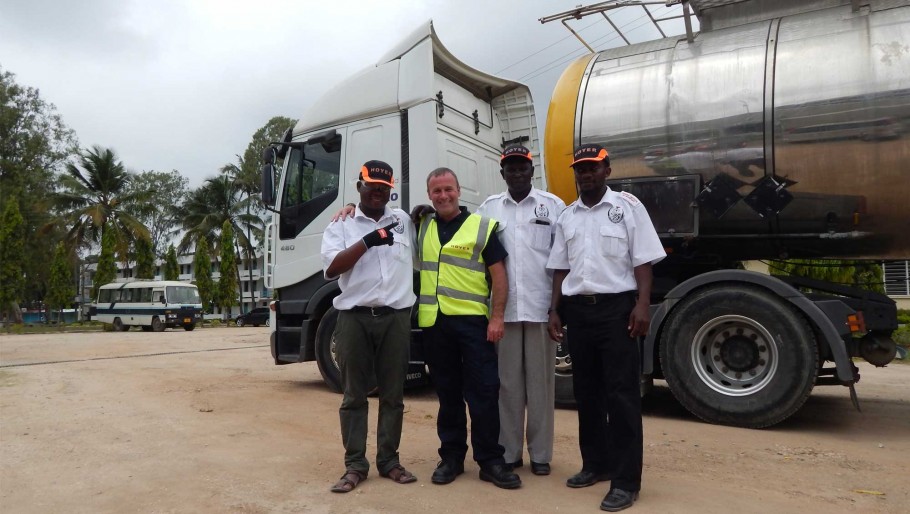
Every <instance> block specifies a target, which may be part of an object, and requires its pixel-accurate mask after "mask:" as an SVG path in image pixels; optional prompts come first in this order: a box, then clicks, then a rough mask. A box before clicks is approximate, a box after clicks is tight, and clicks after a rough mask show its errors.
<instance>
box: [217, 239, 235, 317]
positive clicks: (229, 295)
mask: <svg viewBox="0 0 910 514" xmlns="http://www.w3.org/2000/svg"><path fill="white" fill-rule="evenodd" d="M220 261H221V262H220V264H219V266H218V270H219V271H220V272H221V277H220V278H219V279H218V287H217V288H216V292H215V303H217V304H218V305H219V306H220V307H221V312H223V313H224V319H225V320H227V319H228V318H230V316H229V314H228V312H229V311H230V308H231V307H232V306H233V305H234V304H235V303H236V302H237V285H238V283H239V282H238V281H237V280H236V273H237V260H236V258H235V256H234V231H233V230H232V228H231V223H230V221H225V222H224V224H223V225H222V227H221V258H220Z"/></svg>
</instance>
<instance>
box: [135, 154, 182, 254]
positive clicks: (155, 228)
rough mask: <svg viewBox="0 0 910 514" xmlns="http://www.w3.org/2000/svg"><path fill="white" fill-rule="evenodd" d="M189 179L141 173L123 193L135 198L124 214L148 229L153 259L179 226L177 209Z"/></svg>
mask: <svg viewBox="0 0 910 514" xmlns="http://www.w3.org/2000/svg"><path fill="white" fill-rule="evenodd" d="M188 186H189V179H188V178H186V177H184V176H183V175H181V174H180V173H179V172H178V171H177V170H172V171H168V172H164V171H143V172H141V173H137V174H135V175H133V177H132V180H130V183H129V185H128V186H127V191H128V192H129V193H130V194H131V195H133V196H135V197H137V198H139V200H138V201H137V202H136V203H133V204H131V205H129V206H128V207H127V208H126V210H127V212H128V213H129V214H131V215H132V216H133V217H135V218H136V219H138V220H139V221H140V222H142V224H143V225H145V226H146V228H148V231H149V236H150V237H151V242H152V251H153V252H154V254H155V255H163V254H164V253H165V252H166V251H167V245H168V244H169V243H170V240H171V238H172V237H173V236H174V235H175V234H176V232H177V229H178V228H179V225H180V219H179V217H178V213H177V209H175V206H178V205H180V204H182V203H183V201H184V200H185V199H186V195H187V194H188V192H189V187H188Z"/></svg>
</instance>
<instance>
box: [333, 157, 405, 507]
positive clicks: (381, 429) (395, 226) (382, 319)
mask: <svg viewBox="0 0 910 514" xmlns="http://www.w3.org/2000/svg"><path fill="white" fill-rule="evenodd" d="M393 186H394V180H393V177H392V167H391V166H389V165H388V164H386V163H385V162H382V161H375V160H374V161H368V162H367V163H366V164H364V165H363V167H362V168H361V170H360V175H359V181H358V182H357V191H358V192H359V193H360V204H359V205H358V206H357V208H356V210H355V213H354V217H353V218H352V219H348V220H343V221H338V222H333V223H330V224H329V226H328V227H327V228H326V230H325V232H324V233H323V237H322V251H321V254H322V263H323V266H324V268H325V278H326V279H334V278H336V277H337V278H338V286H339V287H340V289H341V294H339V295H338V296H336V297H335V299H334V300H333V302H332V304H333V305H334V307H335V308H336V309H338V311H339V312H338V322H337V325H336V326H335V334H334V337H335V342H336V355H337V358H338V367H339V368H340V370H341V382H342V387H343V389H344V399H343V400H342V402H341V408H340V409H339V414H340V418H341V437H342V442H343V444H344V448H345V456H344V464H345V474H344V475H343V476H342V477H341V479H340V480H339V481H338V482H337V483H336V484H335V485H334V486H332V489H331V490H332V491H333V492H338V493H346V492H349V491H351V490H353V489H354V488H355V487H357V485H358V484H359V483H360V482H362V481H363V480H366V477H367V473H368V472H369V469H370V463H369V461H368V460H367V458H366V439H367V421H368V420H367V416H368V408H369V404H368V403H367V392H368V387H369V381H370V380H371V378H372V377H373V376H374V375H375V377H376V384H377V386H378V389H379V420H378V426H377V430H376V439H377V445H376V446H377V448H376V468H377V469H378V470H379V474H380V476H383V477H387V478H390V479H392V480H393V481H395V482H396V483H399V484H407V483H411V482H414V481H416V480H417V478H416V477H415V476H414V475H413V474H411V472H409V471H407V470H405V469H404V467H403V466H402V465H401V463H400V462H399V458H398V445H399V443H400V442H401V426H402V421H403V417H404V400H403V397H404V380H405V374H406V373H407V368H408V358H409V355H408V353H409V349H410V333H411V316H410V312H411V306H412V305H413V304H414V301H415V299H416V296H415V295H414V289H413V286H412V284H413V258H412V256H411V246H410V245H411V224H410V223H409V222H408V221H409V220H408V215H407V213H405V212H404V211H402V210H400V209H390V208H389V207H388V205H387V204H388V203H389V196H390V192H391V189H392V187H393Z"/></svg>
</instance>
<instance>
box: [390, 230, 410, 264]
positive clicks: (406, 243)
mask: <svg viewBox="0 0 910 514" xmlns="http://www.w3.org/2000/svg"><path fill="white" fill-rule="evenodd" d="M393 246H394V247H395V248H394V250H395V258H396V259H398V260H399V261H402V262H408V263H410V262H411V259H412V255H411V238H410V237H409V234H408V233H407V232H405V233H404V234H399V233H398V232H395V242H394V243H393Z"/></svg>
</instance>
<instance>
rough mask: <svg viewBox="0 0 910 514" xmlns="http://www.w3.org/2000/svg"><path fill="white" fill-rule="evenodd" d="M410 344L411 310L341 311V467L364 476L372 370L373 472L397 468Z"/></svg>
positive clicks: (337, 339)
mask: <svg viewBox="0 0 910 514" xmlns="http://www.w3.org/2000/svg"><path fill="white" fill-rule="evenodd" d="M410 341H411V314H410V311H409V309H404V310H402V311H398V312H394V313H392V314H386V315H383V316H377V317H374V316H373V315H372V314H370V313H368V312H365V313H361V312H356V313H355V312H351V311H341V312H339V313H338V323H337V325H335V342H336V348H335V350H336V357H337V359H338V367H339V368H341V383H342V387H343V388H344V399H343V400H342V401H341V408H340V409H339V411H338V412H339V416H340V417H341V440H342V442H343V443H344V465H345V469H349V470H356V471H361V472H363V473H367V472H368V471H369V469H370V463H369V461H368V460H367V458H366V449H367V431H368V412H369V403H368V402H367V393H368V392H369V390H368V387H369V382H370V379H371V378H372V377H373V374H374V372H375V375H376V385H377V386H378V387H379V420H378V426H377V427H376V468H377V469H378V470H379V472H380V473H387V472H388V471H389V470H390V469H392V468H393V467H395V465H397V464H399V460H398V445H399V443H400V442H401V425H402V421H403V418H404V400H403V396H404V378H405V374H406V373H407V370H408V355H409V351H410Z"/></svg>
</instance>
